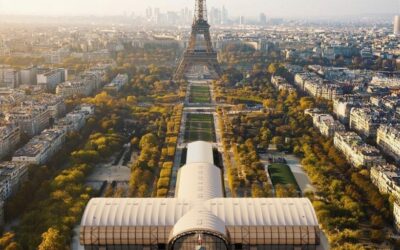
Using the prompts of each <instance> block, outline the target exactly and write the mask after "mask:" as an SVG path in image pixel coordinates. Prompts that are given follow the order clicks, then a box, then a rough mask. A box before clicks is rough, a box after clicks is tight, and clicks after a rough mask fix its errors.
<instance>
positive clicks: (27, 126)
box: [5, 104, 51, 137]
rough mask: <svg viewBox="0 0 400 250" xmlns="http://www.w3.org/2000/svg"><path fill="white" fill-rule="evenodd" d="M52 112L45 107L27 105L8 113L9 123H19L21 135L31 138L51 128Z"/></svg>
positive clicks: (6, 115) (6, 116)
mask: <svg viewBox="0 0 400 250" xmlns="http://www.w3.org/2000/svg"><path fill="white" fill-rule="evenodd" d="M50 117H51V116H50V111H49V109H48V108H47V106H45V105H36V104H25V105H21V106H18V107H15V108H13V109H12V110H10V111H9V112H6V114H5V118H6V120H7V121H8V122H13V123H17V124H18V125H19V127H20V129H21V133H22V134H25V135H27V136H29V137H32V136H34V135H37V134H39V133H40V132H41V131H43V130H44V129H45V128H47V127H48V126H49V122H50Z"/></svg>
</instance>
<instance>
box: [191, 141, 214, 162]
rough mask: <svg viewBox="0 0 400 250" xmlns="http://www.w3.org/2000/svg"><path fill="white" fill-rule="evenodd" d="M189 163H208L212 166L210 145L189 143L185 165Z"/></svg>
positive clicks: (207, 143)
mask: <svg viewBox="0 0 400 250" xmlns="http://www.w3.org/2000/svg"><path fill="white" fill-rule="evenodd" d="M190 163H209V164H213V165H214V155H213V148H212V144H211V143H209V142H204V141H197V142H192V143H189V144H188V146H187V156H186V164H190Z"/></svg>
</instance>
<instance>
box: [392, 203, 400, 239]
mask: <svg viewBox="0 0 400 250" xmlns="http://www.w3.org/2000/svg"><path fill="white" fill-rule="evenodd" d="M393 217H394V226H395V228H396V230H397V232H400V205H399V203H398V202H395V203H394V206H393Z"/></svg>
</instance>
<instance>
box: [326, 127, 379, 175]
mask: <svg viewBox="0 0 400 250" xmlns="http://www.w3.org/2000/svg"><path fill="white" fill-rule="evenodd" d="M334 145H335V147H336V148H338V149H339V150H340V151H341V152H342V153H343V154H344V155H345V157H346V159H347V160H348V161H349V162H350V163H351V164H352V166H354V167H357V168H361V167H372V166H374V165H378V164H383V163H385V160H384V159H383V158H382V155H381V154H380V152H379V150H378V149H376V148H375V147H373V146H370V145H368V144H366V143H364V142H363V140H362V139H361V137H360V136H358V135H357V134H356V133H354V132H336V133H335V137H334Z"/></svg>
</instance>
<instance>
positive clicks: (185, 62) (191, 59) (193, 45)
mask: <svg viewBox="0 0 400 250" xmlns="http://www.w3.org/2000/svg"><path fill="white" fill-rule="evenodd" d="M199 36H202V37H203V38H204V40H203V41H204V44H205V46H204V48H202V47H200V48H199V46H197V45H198V37H199ZM194 65H202V66H206V67H207V68H208V70H209V71H210V72H212V73H213V76H214V78H219V77H220V76H221V74H222V71H221V68H220V65H219V63H218V60H217V52H215V51H214V49H213V47H212V43H211V35H210V25H209V24H208V22H207V5H206V0H196V7H195V15H194V20H193V24H192V33H191V36H190V41H189V46H188V47H187V49H186V51H185V53H184V55H183V58H182V60H181V62H180V64H179V66H178V68H177V70H176V72H175V75H174V79H175V80H180V79H183V78H185V74H186V72H187V71H188V70H189V69H190V67H192V66H194Z"/></svg>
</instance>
